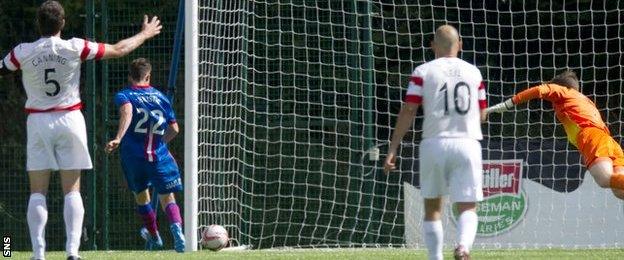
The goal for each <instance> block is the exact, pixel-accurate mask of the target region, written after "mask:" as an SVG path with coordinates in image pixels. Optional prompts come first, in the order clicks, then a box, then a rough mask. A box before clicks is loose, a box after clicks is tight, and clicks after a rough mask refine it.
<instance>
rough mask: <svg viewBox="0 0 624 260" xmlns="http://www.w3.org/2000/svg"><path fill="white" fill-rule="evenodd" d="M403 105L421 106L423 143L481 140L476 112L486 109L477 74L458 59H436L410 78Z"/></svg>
mask: <svg viewBox="0 0 624 260" xmlns="http://www.w3.org/2000/svg"><path fill="white" fill-rule="evenodd" d="M405 102H407V103H416V104H422V106H423V110H424V113H425V120H424V122H423V135H422V137H423V139H425V138H432V137H445V138H472V139H476V140H481V139H483V135H482V133H481V123H480V109H484V108H486V107H487V103H486V100H485V85H484V84H483V77H482V76H481V72H480V71H479V69H477V67H475V66H474V65H472V64H470V63H468V62H465V61H463V60H461V59H459V58H438V59H435V60H433V61H430V62H427V63H425V64H422V65H420V66H418V67H416V69H415V70H414V72H413V73H412V75H411V78H410V82H409V86H408V89H407V95H406V96H405Z"/></svg>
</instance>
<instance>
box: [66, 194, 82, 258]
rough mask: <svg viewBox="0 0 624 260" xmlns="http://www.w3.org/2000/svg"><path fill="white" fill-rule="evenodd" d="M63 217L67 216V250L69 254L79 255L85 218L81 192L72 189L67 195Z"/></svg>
mask: <svg viewBox="0 0 624 260" xmlns="http://www.w3.org/2000/svg"><path fill="white" fill-rule="evenodd" d="M63 217H64V218H65V232H66V234H67V243H66V244H65V251H66V252H67V256H78V248H80V237H81V235H82V220H83V218H84V206H83V205H82V197H81V196H80V192H78V191H72V192H69V193H67V194H66V195H65V205H64V209H63Z"/></svg>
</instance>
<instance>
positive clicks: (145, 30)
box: [102, 15, 162, 59]
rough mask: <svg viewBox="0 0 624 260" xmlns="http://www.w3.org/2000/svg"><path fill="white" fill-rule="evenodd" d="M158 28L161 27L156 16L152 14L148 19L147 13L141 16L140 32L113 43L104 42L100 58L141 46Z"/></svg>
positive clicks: (115, 55) (124, 54) (130, 50)
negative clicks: (150, 18) (141, 25)
mask: <svg viewBox="0 0 624 260" xmlns="http://www.w3.org/2000/svg"><path fill="white" fill-rule="evenodd" d="M160 29H162V25H160V20H158V17H156V16H154V17H152V20H149V19H148V17H147V15H145V16H143V27H142V29H141V32H139V33H137V34H136V35H134V36H132V37H130V38H127V39H123V40H121V41H119V42H118V43H116V44H114V45H110V44H106V45H105V47H104V49H105V51H104V56H102V58H103V59H109V58H119V57H123V56H126V55H127V54H128V53H130V52H132V51H133V50H135V49H136V48H138V47H139V46H141V44H143V43H144V42H145V41H146V40H148V39H150V38H152V37H154V36H156V35H158V34H159V33H160Z"/></svg>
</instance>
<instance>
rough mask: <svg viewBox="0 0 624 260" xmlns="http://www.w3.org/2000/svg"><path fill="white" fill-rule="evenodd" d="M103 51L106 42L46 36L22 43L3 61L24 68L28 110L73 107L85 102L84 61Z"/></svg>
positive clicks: (14, 68)
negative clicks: (82, 88)
mask: <svg viewBox="0 0 624 260" xmlns="http://www.w3.org/2000/svg"><path fill="white" fill-rule="evenodd" d="M103 55H104V44H102V43H95V42H90V41H87V40H84V39H78V38H72V39H70V40H63V39H61V38H59V37H43V38H40V39H39V40H37V41H35V42H30V43H22V44H20V45H18V46H17V47H15V48H14V49H13V50H12V51H11V52H10V53H9V54H8V55H7V56H6V57H5V58H4V59H3V60H2V62H3V63H4V65H5V66H6V68H7V69H9V70H12V71H16V70H22V83H23V84H24V89H25V90H26V96H27V98H28V99H27V100H26V106H25V107H26V111H27V112H41V111H52V110H73V109H78V108H80V106H81V101H80V90H79V86H80V64H81V63H82V62H83V61H85V60H89V59H100V58H102V56H103Z"/></svg>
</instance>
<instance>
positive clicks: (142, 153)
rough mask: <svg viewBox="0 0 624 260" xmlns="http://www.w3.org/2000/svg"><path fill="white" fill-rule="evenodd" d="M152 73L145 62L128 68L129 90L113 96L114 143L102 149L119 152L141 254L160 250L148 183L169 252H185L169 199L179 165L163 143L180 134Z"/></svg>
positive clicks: (176, 184)
mask: <svg viewBox="0 0 624 260" xmlns="http://www.w3.org/2000/svg"><path fill="white" fill-rule="evenodd" d="M151 70H152V66H151V65H150V63H149V61H148V60H147V59H144V58H138V59H135V60H133V61H132V63H131V64H130V71H129V75H128V79H129V81H130V83H131V85H130V86H128V87H126V88H124V89H123V90H121V91H119V92H118V93H117V95H116V96H115V104H116V105H117V106H118V107H119V113H120V119H119V128H118V130H117V135H116V136H115V139H113V140H111V141H109V142H108V144H107V145H106V152H108V153H110V152H112V151H113V150H115V149H116V148H117V147H119V146H121V148H120V152H121V166H122V168H123V172H124V176H125V177H126V181H127V182H128V187H129V188H130V189H131V190H132V192H133V193H134V196H135V199H136V203H137V212H138V213H139V215H140V216H141V218H142V219H143V223H144V225H145V226H144V228H143V229H141V236H142V237H143V238H144V239H145V240H146V249H148V250H155V249H159V248H161V247H162V245H163V243H162V239H161V238H160V235H159V234H158V225H157V223H156V213H155V211H154V209H153V208H152V207H151V206H150V196H149V190H148V185H149V184H150V183H151V185H153V186H154V188H155V189H156V191H157V192H158V194H159V199H160V204H161V206H162V208H163V210H164V211H165V212H166V213H167V217H168V219H169V223H170V224H171V226H170V230H171V233H172V235H173V238H174V248H175V250H176V251H177V252H184V236H183V233H182V218H181V217H180V208H179V207H178V205H177V204H176V201H175V197H174V194H173V193H174V192H177V191H182V182H181V180H180V172H179V170H178V165H177V164H176V162H175V159H174V158H173V156H171V153H169V150H168V149H167V143H168V142H169V141H171V139H173V138H174V137H175V136H176V135H177V134H178V132H179V129H178V124H177V123H176V118H175V114H174V112H173V109H172V107H171V103H170V102H169V100H168V99H167V98H166V97H165V96H164V95H163V94H162V93H161V92H160V91H158V90H156V89H155V88H153V87H151V86H150V76H151Z"/></svg>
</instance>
